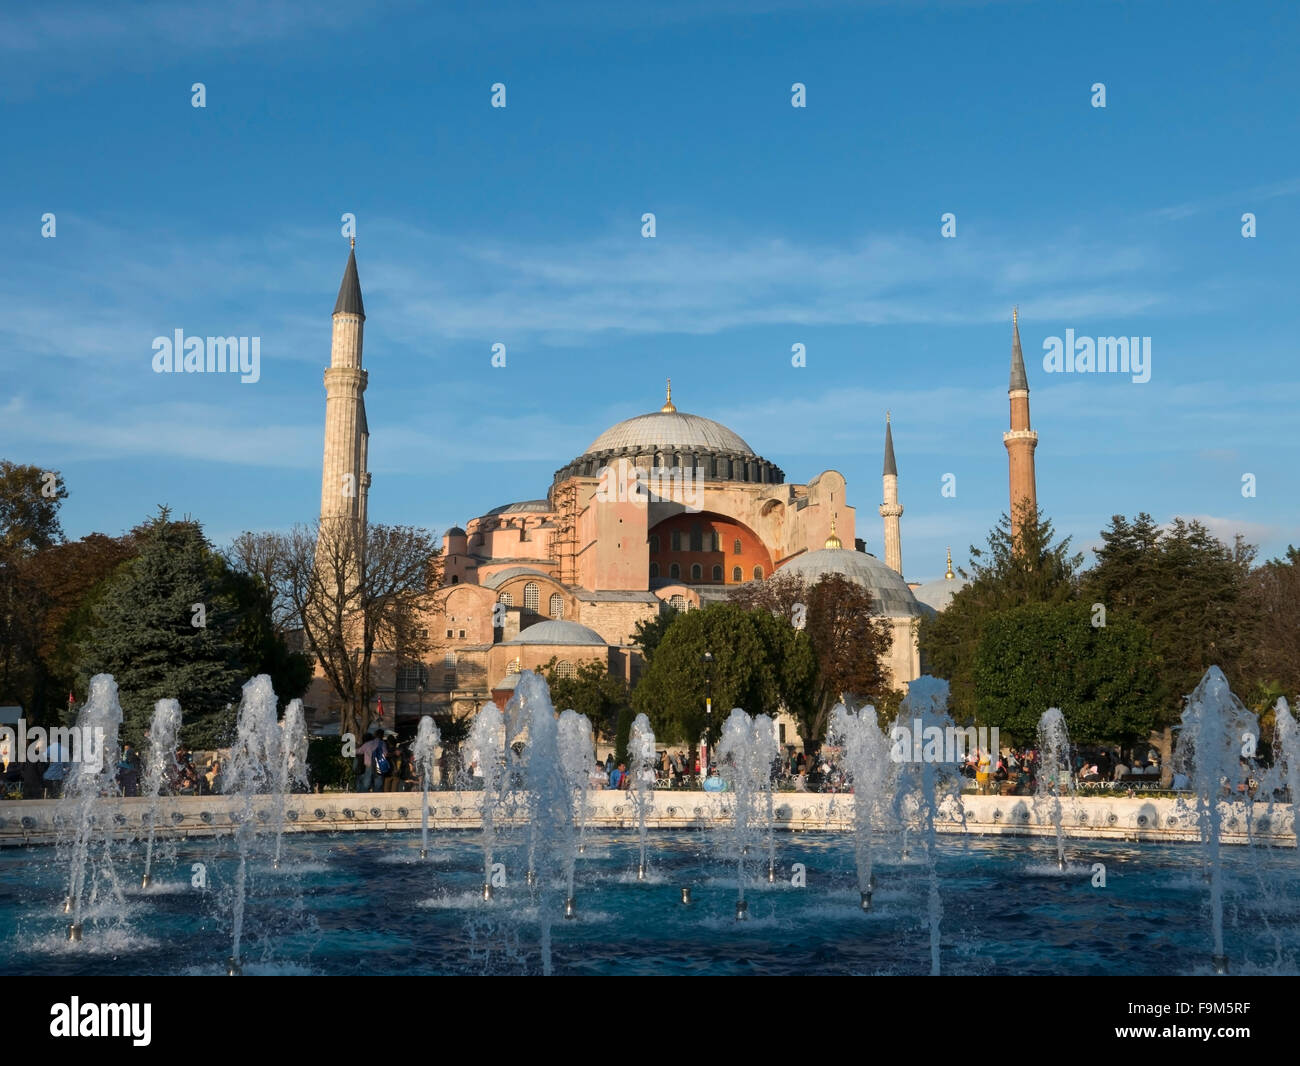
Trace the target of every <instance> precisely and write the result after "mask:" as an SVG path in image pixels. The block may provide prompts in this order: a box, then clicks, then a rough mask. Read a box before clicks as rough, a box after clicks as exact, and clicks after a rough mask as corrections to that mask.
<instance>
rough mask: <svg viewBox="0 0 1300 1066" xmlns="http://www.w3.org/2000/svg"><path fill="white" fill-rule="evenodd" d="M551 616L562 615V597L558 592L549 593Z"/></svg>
mask: <svg viewBox="0 0 1300 1066" xmlns="http://www.w3.org/2000/svg"><path fill="white" fill-rule="evenodd" d="M551 617H552V618H563V617H564V597H563V596H561V595H560V594H559V593H558V592H553V593H551Z"/></svg>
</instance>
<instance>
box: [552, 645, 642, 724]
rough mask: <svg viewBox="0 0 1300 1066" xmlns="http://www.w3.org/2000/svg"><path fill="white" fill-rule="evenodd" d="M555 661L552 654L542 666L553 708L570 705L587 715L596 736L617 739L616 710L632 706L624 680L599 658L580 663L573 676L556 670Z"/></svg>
mask: <svg viewBox="0 0 1300 1066" xmlns="http://www.w3.org/2000/svg"><path fill="white" fill-rule="evenodd" d="M558 662H559V660H558V658H552V659H551V661H550V662H548V663H547V664H546V665H545V666H543V667H542V669H541V674H542V676H543V677H544V678H545V679H546V683H547V685H548V686H550V689H551V703H552V704H554V705H555V709H556V710H560V711H564V710H569V709H572V710H575V711H577V712H578V713H579V714H583V715H586V716H587V720H588V721H589V722H591V731H592V734H593V735H594V736H595V737H596V739H602V738H603V739H605V740H614V739H616V738H615V733H616V731H617V728H618V722H619V713H620V711H622V710H623V708H625V707H630V706H631V702H630V696H629V693H628V687H627V683H626V682H624V680H623V679H622V678H621V677H616V676H615V675H614V674H611V673H610V672H609V670H608V668H607V667H606V666H605V664H604V663H599V662H586V663H581V664H579V665H578V667H577V668H576V669H575V671H574V674H573V676H572V677H561V676H560V675H559V674H558V673H557V672H556V668H557V665H558Z"/></svg>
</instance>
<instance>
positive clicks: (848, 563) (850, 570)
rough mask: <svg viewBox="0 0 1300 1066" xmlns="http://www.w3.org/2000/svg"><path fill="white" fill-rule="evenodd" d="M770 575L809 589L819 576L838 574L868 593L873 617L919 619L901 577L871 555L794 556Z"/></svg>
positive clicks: (832, 551)
mask: <svg viewBox="0 0 1300 1066" xmlns="http://www.w3.org/2000/svg"><path fill="white" fill-rule="evenodd" d="M773 573H774V574H786V573H789V574H796V575H798V576H799V577H801V578H803V579H804V581H805V582H807V583H808V584H809V585H813V584H816V582H817V581H818V580H819V579H820V578H821V576H822V575H823V574H839V575H840V576H841V577H845V578H848V580H850V581H852V582H854V583H855V584H858V585H861V586H862V587H863V588H865V589H866V590H867V591H868V592H870V593H871V599H872V601H873V602H874V604H875V609H876V613H877V614H880V615H883V616H885V617H886V618H920V617H921V615H922V613H923V612H922V610H921V605H920V604H919V603H918V602H917V600H916V597H915V596H913V595H912V590H911V589H909V588H908V587H907V582H905V581H904V580H903V579H902V578H901V577H899V576H898V574H896V573H895V572H894V571H893V570H891V569H890V568H889V567H888V566H886V565H885V564H884V563H882V562H881V561H880V560H879V559H877V558H876V557H875V556H874V555H868V554H867V553H866V552H858V551H850V550H849V549H847V548H823V549H822V550H821V551H815V552H805V553H804V554H803V555H799V556H796V557H795V558H793V559H791V560H790V561H789V562H788V563H786V564H785V565H784V566H782V567H780V568H779V569H777V570H775V571H773Z"/></svg>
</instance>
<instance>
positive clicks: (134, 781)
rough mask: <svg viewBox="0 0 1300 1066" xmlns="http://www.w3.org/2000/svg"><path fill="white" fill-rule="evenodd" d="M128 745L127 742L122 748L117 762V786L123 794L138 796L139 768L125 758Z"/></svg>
mask: <svg viewBox="0 0 1300 1066" xmlns="http://www.w3.org/2000/svg"><path fill="white" fill-rule="evenodd" d="M129 747H130V745H129V744H128V745H126V746H125V747H124V748H123V749H122V758H121V759H120V760H119V761H118V764H117V787H118V788H120V789H121V790H122V795H124V796H138V795H140V770H139V768H138V767H136V766H133V765H132V764H131V760H130V759H129V758H127V754H128V751H127V749H128V748H129Z"/></svg>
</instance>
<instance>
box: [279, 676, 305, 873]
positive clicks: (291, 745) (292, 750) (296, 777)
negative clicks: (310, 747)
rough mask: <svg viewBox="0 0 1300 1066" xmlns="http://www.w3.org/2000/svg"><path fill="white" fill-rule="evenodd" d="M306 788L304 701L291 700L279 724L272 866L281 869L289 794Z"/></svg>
mask: <svg viewBox="0 0 1300 1066" xmlns="http://www.w3.org/2000/svg"><path fill="white" fill-rule="evenodd" d="M306 787H307V725H306V722H305V721H304V719H303V713H302V700H290V701H289V706H288V707H286V708H285V709H284V720H283V721H282V722H281V723H280V759H279V762H278V763H277V764H276V774H275V781H274V783H273V785H272V792H273V794H274V797H275V805H274V807H273V809H272V818H273V821H274V823H275V857H274V859H272V861H271V867H272V869H275V870H278V869H279V868H280V854H281V845H282V842H283V840H284V812H285V804H286V802H287V800H288V796H289V793H290V792H292V791H293V790H294V789H295V788H303V789H305V788H306Z"/></svg>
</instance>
